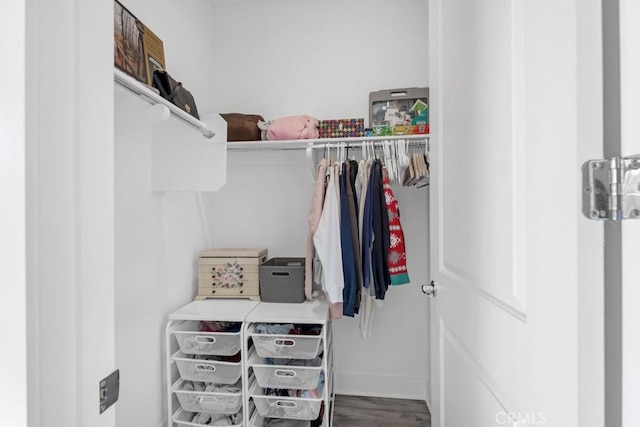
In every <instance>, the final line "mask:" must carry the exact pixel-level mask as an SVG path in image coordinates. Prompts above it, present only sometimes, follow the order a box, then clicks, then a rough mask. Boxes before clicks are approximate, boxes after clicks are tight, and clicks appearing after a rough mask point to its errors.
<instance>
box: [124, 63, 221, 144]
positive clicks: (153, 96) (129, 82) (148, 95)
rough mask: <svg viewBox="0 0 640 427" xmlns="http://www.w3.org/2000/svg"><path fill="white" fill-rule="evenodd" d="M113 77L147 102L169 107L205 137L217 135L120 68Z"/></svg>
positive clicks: (176, 116) (178, 117)
mask: <svg viewBox="0 0 640 427" xmlns="http://www.w3.org/2000/svg"><path fill="white" fill-rule="evenodd" d="M113 72H114V73H113V77H114V80H115V82H116V83H118V84H119V85H120V86H122V87H123V88H125V89H127V90H129V91H130V92H132V93H134V94H135V95H138V96H140V97H141V98H144V99H145V101H146V102H148V103H150V104H152V105H155V104H162V105H164V106H165V107H167V108H168V109H169V112H170V113H171V115H172V116H174V117H175V118H176V119H179V120H181V121H182V122H184V123H185V124H186V125H188V126H191V127H193V128H195V129H196V130H197V131H198V132H200V133H201V134H202V135H203V136H204V137H205V138H213V137H214V136H215V132H213V131H212V130H211V129H209V128H208V127H207V125H206V124H205V123H204V122H202V121H200V120H198V119H196V118H195V117H193V116H192V115H190V114H188V113H186V112H184V111H182V110H181V109H180V108H178V107H176V106H175V105H174V104H172V103H171V102H169V101H167V100H166V99H164V98H163V97H161V96H160V95H158V94H157V93H155V92H154V91H152V90H151V89H149V88H148V87H146V86H145V85H143V84H142V83H140V82H138V81H137V80H135V79H133V78H132V77H129V76H128V75H127V74H125V73H123V72H122V71H120V70H118V69H114V70H113Z"/></svg>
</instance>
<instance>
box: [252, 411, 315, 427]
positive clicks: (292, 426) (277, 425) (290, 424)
mask: <svg viewBox="0 0 640 427" xmlns="http://www.w3.org/2000/svg"><path fill="white" fill-rule="evenodd" d="M249 427H311V421H307V420H287V419H281V418H263V417H261V416H260V414H259V413H258V411H255V412H254V413H253V416H252V417H251V422H250V423H249Z"/></svg>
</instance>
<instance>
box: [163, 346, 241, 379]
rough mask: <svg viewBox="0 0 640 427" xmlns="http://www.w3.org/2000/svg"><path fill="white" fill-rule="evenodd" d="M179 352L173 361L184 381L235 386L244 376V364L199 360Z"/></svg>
mask: <svg viewBox="0 0 640 427" xmlns="http://www.w3.org/2000/svg"><path fill="white" fill-rule="evenodd" d="M197 357H199V356H198V355H195V356H193V355H191V356H190V355H186V354H184V353H183V352H181V351H177V352H176V353H175V354H174V355H173V357H172V359H173V360H174V361H175V362H176V365H177V366H178V371H180V376H181V377H182V379H185V380H189V381H202V382H207V383H216V384H235V383H236V382H237V381H238V380H239V379H240V377H241V376H242V362H223V361H217V360H206V359H198V358H197Z"/></svg>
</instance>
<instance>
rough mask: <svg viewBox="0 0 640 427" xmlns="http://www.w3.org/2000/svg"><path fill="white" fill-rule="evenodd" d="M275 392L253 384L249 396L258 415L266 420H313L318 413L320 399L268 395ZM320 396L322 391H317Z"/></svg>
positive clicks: (320, 403)
mask: <svg viewBox="0 0 640 427" xmlns="http://www.w3.org/2000/svg"><path fill="white" fill-rule="evenodd" d="M273 391H275V390H269V389H264V388H262V387H260V386H258V384H257V383H255V384H254V385H253V387H252V389H251V392H250V396H251V398H252V399H253V402H254V404H255V405H256V410H257V411H258V413H259V414H260V415H261V416H263V417H266V418H289V419H296V420H315V419H316V418H318V414H319V413H320V406H321V405H322V398H321V397H318V398H308V397H290V396H278V395H268V393H270V392H273ZM318 392H319V395H320V396H322V391H321V390H318Z"/></svg>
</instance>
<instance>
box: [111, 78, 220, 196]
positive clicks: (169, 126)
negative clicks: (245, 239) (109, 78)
mask: <svg viewBox="0 0 640 427" xmlns="http://www.w3.org/2000/svg"><path fill="white" fill-rule="evenodd" d="M114 82H115V84H114V98H115V99H114V105H115V112H114V113H115V114H114V115H115V129H114V133H115V136H116V138H123V137H132V138H134V139H138V140H140V139H142V140H144V141H149V142H150V143H151V145H152V148H151V175H152V176H151V187H152V188H151V189H152V190H153V191H217V190H219V189H220V188H221V187H222V186H223V185H224V183H225V182H226V175H227V123H226V122H225V121H224V119H223V118H222V117H220V115H218V114H202V115H201V118H200V120H198V119H196V118H195V117H193V116H191V115H190V114H187V113H186V112H184V111H182V110H181V109H180V108H178V107H176V106H175V105H173V104H172V103H170V102H169V101H167V100H165V99H164V98H162V97H161V96H160V95H158V94H156V93H155V92H154V91H153V90H152V89H151V88H149V87H147V86H145V85H143V84H142V83H140V82H138V81H137V80H135V79H133V78H132V77H129V76H128V75H126V74H125V73H123V72H121V71H119V70H115V69H114ZM141 135H142V136H141Z"/></svg>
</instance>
